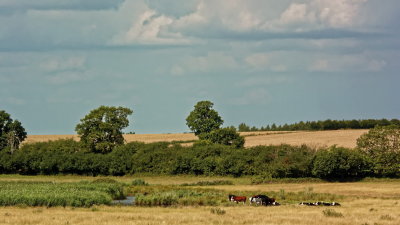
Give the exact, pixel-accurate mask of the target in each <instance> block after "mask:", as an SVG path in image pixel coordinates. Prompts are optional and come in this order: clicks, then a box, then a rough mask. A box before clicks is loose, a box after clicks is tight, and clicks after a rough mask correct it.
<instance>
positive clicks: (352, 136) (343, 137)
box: [23, 130, 368, 148]
mask: <svg viewBox="0 0 400 225" xmlns="http://www.w3.org/2000/svg"><path fill="white" fill-rule="evenodd" d="M366 132H368V130H333V131H260V132H242V133H241V135H242V136H244V137H245V139H246V143H245V147H253V146H257V145H280V144H289V145H302V144H306V145H308V146H312V147H325V146H331V145H337V146H341V147H347V148H354V147H355V146H356V141H357V138H358V137H360V136H361V135H362V134H364V133H366ZM66 138H72V139H74V140H79V137H78V136H77V135H72V134H71V135H28V138H27V139H26V140H25V141H24V142H23V143H35V142H40V141H49V140H58V139H66ZM124 138H125V140H126V141H127V142H133V141H139V142H145V143H153V142H160V141H166V142H172V141H178V142H183V143H184V144H190V143H191V142H193V141H194V140H197V137H196V136H195V135H194V134H193V133H182V134H125V135H124Z"/></svg>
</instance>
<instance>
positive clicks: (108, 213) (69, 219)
mask: <svg viewBox="0 0 400 225" xmlns="http://www.w3.org/2000/svg"><path fill="white" fill-rule="evenodd" d="M104 178H107V179H110V178H111V179H114V180H116V181H118V182H122V183H125V184H126V185H127V189H126V191H127V193H128V194H136V195H137V194H138V193H139V192H142V193H143V192H148V193H147V196H151V195H152V193H158V194H159V193H163V192H164V193H165V190H167V192H173V190H186V193H191V194H192V195H193V193H195V194H196V193H197V194H198V193H207V194H208V195H209V194H210V193H211V194H215V196H214V197H216V198H217V199H218V200H219V201H218V202H214V203H212V204H204V205H196V204H191V205H190V204H189V205H184V204H175V205H171V206H167V207H166V206H154V205H153V206H152V207H149V205H147V206H146V204H143V206H107V205H103V204H102V205H92V206H91V207H72V206H66V207H28V206H26V205H23V204H22V205H17V206H7V207H0V224H78V225H86V224H87V225H89V224H99V225H103V224H117V225H118V224H312V223H314V224H315V223H317V224H360V225H361V224H364V225H366V224H371V225H373V224H399V223H400V210H399V208H400V205H399V204H400V180H398V179H364V180H362V181H359V182H324V181H318V182H315V181H307V180H304V181H303V182H301V183H291V182H289V183H287V182H279V181H278V180H277V181H276V182H271V183H269V184H260V185H254V184H251V177H242V178H232V177H199V176H149V175H138V176H124V177H100V179H104ZM97 179H99V177H94V178H93V177H86V176H72V175H69V176H34V177H32V176H22V175H0V183H4V182H11V181H12V182H28V181H35V182H53V183H59V184H68V183H69V184H76V183H81V182H82V181H83V182H84V183H85V182H89V183H91V182H93V181H94V180H97ZM136 179H141V180H143V181H145V182H146V183H148V185H147V186H133V185H130V184H131V183H132V181H133V180H136ZM221 180H226V181H230V182H226V183H223V184H221V185H218V183H221ZM199 181H202V182H201V183H198V182H199ZM188 184H193V185H188ZM196 184H198V186H196ZM207 184H208V185H207ZM213 184H217V185H213ZM227 193H232V194H238V195H239V194H243V195H246V196H249V195H251V194H254V193H266V194H268V196H271V197H275V198H276V199H277V201H278V202H280V203H281V204H282V205H281V206H268V207H265V206H250V205H248V203H247V204H245V205H243V204H235V203H230V202H228V201H227V197H226V196H225V195H226V194H227ZM208 197H209V196H208ZM316 200H320V201H322V200H323V201H332V200H333V201H338V202H340V203H341V206H338V207H323V206H321V207H319V206H300V205H298V202H300V201H316Z"/></svg>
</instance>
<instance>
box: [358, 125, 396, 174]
mask: <svg viewBox="0 0 400 225" xmlns="http://www.w3.org/2000/svg"><path fill="white" fill-rule="evenodd" d="M357 147H358V148H359V149H360V150H361V151H362V152H364V153H365V154H367V155H368V156H369V157H371V159H372V160H373V162H374V173H375V174H376V175H378V176H389V177H398V176H400V127H399V126H388V127H376V128H374V129H371V130H370V131H369V132H368V133H366V134H363V135H361V136H360V138H358V139H357Z"/></svg>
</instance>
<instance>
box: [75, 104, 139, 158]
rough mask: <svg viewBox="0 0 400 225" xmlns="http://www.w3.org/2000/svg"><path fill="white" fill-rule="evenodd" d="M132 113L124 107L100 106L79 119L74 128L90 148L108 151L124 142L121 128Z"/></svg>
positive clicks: (127, 121)
mask: <svg viewBox="0 0 400 225" xmlns="http://www.w3.org/2000/svg"><path fill="white" fill-rule="evenodd" d="M132 113H133V111H132V110H131V109H129V108H125V107H110V106H100V107H99V108H97V109H94V110H92V111H90V113H89V114H87V115H86V116H85V117H84V118H83V119H81V122H80V123H79V124H78V125H76V128H75V130H76V132H77V133H78V135H79V136H80V138H81V142H82V143H84V145H85V146H87V147H88V148H89V149H90V150H92V151H93V152H99V153H108V152H111V151H112V149H113V148H114V147H115V146H117V145H121V144H123V143H124V137H123V136H122V129H124V128H126V127H127V126H129V120H128V116H129V115H131V114H132Z"/></svg>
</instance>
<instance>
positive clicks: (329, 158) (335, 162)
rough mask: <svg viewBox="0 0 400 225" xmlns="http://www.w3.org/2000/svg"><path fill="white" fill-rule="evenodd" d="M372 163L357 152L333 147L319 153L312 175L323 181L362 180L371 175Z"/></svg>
mask: <svg viewBox="0 0 400 225" xmlns="http://www.w3.org/2000/svg"><path fill="white" fill-rule="evenodd" d="M370 170H371V163H370V162H369V160H368V158H366V157H365V156H364V155H363V154H361V153H360V152H358V151H357V150H351V149H346V148H337V147H335V146H334V147H332V148H329V149H326V150H320V151H318V152H317V154H316V156H315V159H314V161H313V168H312V174H313V175H314V176H316V177H319V178H323V179H347V178H361V177H365V176H366V175H368V174H369V173H370Z"/></svg>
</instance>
